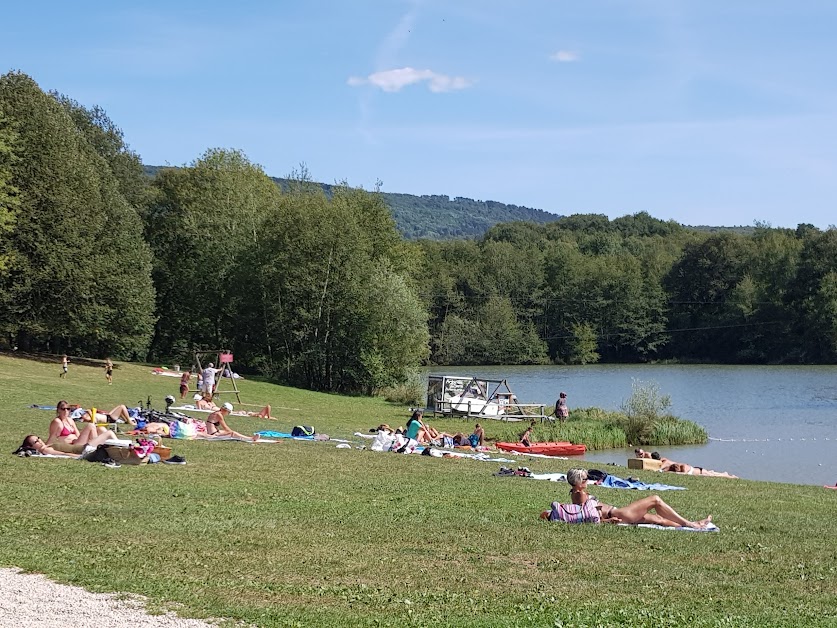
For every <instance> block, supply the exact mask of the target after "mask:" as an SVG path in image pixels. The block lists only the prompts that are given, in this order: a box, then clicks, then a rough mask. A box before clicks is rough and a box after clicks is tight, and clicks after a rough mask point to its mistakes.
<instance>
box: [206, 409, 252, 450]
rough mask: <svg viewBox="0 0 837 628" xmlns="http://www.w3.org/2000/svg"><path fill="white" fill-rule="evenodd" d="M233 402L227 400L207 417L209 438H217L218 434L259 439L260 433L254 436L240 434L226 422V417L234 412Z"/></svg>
mask: <svg viewBox="0 0 837 628" xmlns="http://www.w3.org/2000/svg"><path fill="white" fill-rule="evenodd" d="M232 409H233V407H232V404H231V403H230V402H229V401H227V402H226V403H224V405H222V406H221V407H220V408H219V409H218V410H216V411H215V412H213V413H212V414H210V415H209V416H208V417H206V435H207V437H209V438H216V437H218V436H232V437H234V438H240V439H242V440H253V441H257V440H259V435H258V434H254V435H253V436H252V437H249V436H245V435H244V434H239V433H238V432H236V431H234V430H232V429H231V428H230V427H229V426H228V425H227V422H226V420H225V419H226V417H227V416H229V414H230V412H232Z"/></svg>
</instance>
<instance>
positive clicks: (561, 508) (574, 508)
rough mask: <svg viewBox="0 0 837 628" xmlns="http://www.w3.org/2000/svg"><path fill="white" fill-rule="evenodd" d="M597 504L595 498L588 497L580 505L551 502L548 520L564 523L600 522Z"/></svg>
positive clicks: (600, 517)
mask: <svg viewBox="0 0 837 628" xmlns="http://www.w3.org/2000/svg"><path fill="white" fill-rule="evenodd" d="M598 505H599V502H598V501H596V500H595V499H588V500H587V501H586V502H584V505H582V506H579V505H578V504H560V503H558V502H552V508H551V510H550V513H549V520H550V521H563V522H564V523H601V521H602V516H601V514H600V513H599V509H598V508H597V506H598Z"/></svg>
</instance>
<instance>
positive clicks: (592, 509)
mask: <svg viewBox="0 0 837 628" xmlns="http://www.w3.org/2000/svg"><path fill="white" fill-rule="evenodd" d="M567 482H568V483H569V485H570V486H571V487H572V488H571V489H570V498H571V500H572V504H573V505H574V506H577V507H579V508H567V507H564V505H563V504H559V503H558V502H553V503H552V509H551V510H545V511H543V512H542V513H541V519H549V520H550V521H566V522H569V523H599V522H602V521H603V522H605V523H630V524H638V523H652V524H655V525H659V526H666V527H672V528H677V527H683V528H706V527H708V526H709V524H710V523H712V516H711V515H710V516H708V517H706V518H705V519H701V520H700V521H689V520H688V519H686V518H685V517H681V516H680V515H679V514H677V512H676V511H675V510H674V508H672V507H671V506H669V505H668V504H666V503H665V502H664V501H663V500H662V499H661V498H660V497H659V496H658V495H652V496H651V497H645V498H644V499H638V500H637V501H635V502H632V503H630V504H628V505H627V506H623V507H621V508H617V507H616V506H611V505H609V504H602V503H600V502H599V501H598V500H597V499H596V498H595V497H593V496H592V495H590V494H589V493H587V471H586V470H585V469H570V470H569V471H567ZM652 510H653V511H655V513H654V514H652V513H651V511H652Z"/></svg>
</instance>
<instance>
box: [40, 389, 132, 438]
mask: <svg viewBox="0 0 837 628" xmlns="http://www.w3.org/2000/svg"><path fill="white" fill-rule="evenodd" d="M57 407H58V416H56V417H55V418H54V419H53V420H52V421H51V422H50V424H49V437H48V438H47V441H46V444H47V445H48V446H52V445H56V448H57V449H61V448H62V447H63V446H65V445H93V446H96V445H101V444H102V443H104V442H105V441H107V440H110V439H115V438H116V434H114V433H113V432H112V431H110V430H106V429H104V428H97V427H96V424H95V423H84V424H83V425H84V427H83V428H82V429H81V430H79V428H78V426H77V425H76V422H75V421H73V420H72V419H71V418H70V406H69V404H68V403H67V402H66V401H64V400H63V399H62V400H61V401H59V402H58V404H57Z"/></svg>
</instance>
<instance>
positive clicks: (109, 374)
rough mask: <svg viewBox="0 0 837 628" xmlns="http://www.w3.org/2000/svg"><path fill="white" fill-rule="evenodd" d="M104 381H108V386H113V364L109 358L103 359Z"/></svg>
mask: <svg viewBox="0 0 837 628" xmlns="http://www.w3.org/2000/svg"><path fill="white" fill-rule="evenodd" d="M105 379H107V380H108V385H109V386H110V385H111V384H113V362H111V361H110V358H105Z"/></svg>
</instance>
